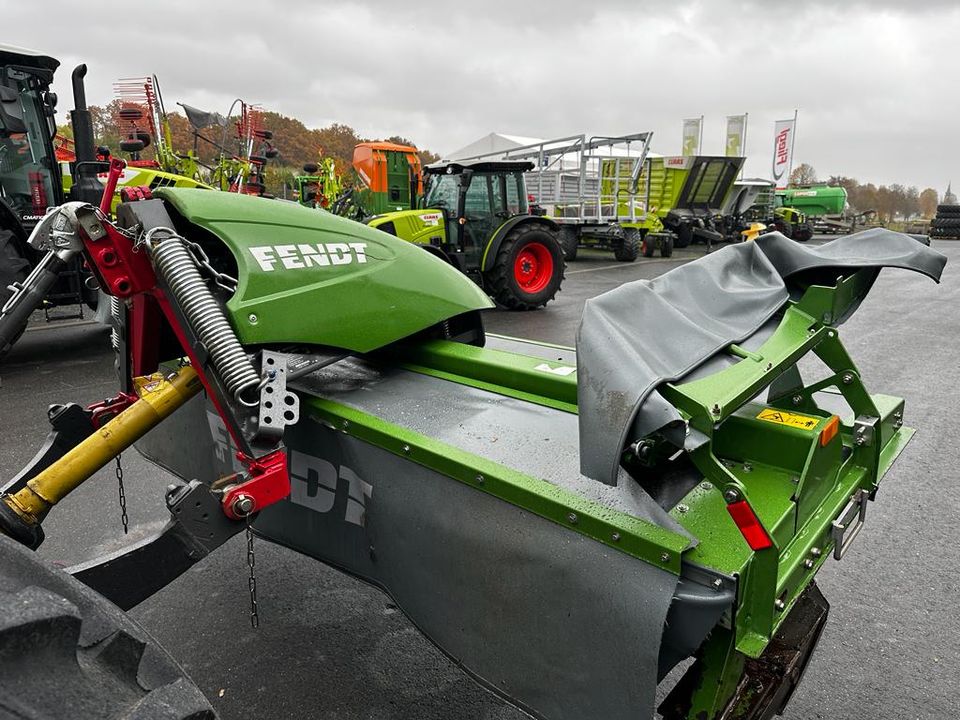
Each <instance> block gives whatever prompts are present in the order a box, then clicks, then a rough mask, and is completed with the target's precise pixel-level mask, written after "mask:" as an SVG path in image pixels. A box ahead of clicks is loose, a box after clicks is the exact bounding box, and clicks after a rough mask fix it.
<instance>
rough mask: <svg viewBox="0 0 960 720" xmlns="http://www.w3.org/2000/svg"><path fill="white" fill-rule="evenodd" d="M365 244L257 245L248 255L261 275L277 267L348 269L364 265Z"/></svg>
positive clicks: (291, 268) (365, 258)
mask: <svg viewBox="0 0 960 720" xmlns="http://www.w3.org/2000/svg"><path fill="white" fill-rule="evenodd" d="M366 248H367V244H366V243H315V244H313V245H258V246H256V247H252V248H250V254H251V255H253V259H254V260H256V261H257V264H258V265H260V269H261V270H263V271H264V272H272V271H274V270H276V269H277V267H278V266H281V265H282V266H283V267H284V268H286V269H287V270H297V269H299V268H308V267H328V266H330V265H349V264H350V263H352V262H357V263H365V262H366V261H367V255H366V252H365V251H366Z"/></svg>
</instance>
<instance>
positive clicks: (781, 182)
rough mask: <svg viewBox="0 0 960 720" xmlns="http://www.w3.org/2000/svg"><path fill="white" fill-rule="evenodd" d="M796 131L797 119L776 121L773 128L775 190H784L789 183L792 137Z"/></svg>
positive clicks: (791, 166)
mask: <svg viewBox="0 0 960 720" xmlns="http://www.w3.org/2000/svg"><path fill="white" fill-rule="evenodd" d="M796 129H797V117H796V115H794V116H793V117H792V118H791V119H789V120H777V122H776V123H775V124H774V127H773V180H774V182H775V183H776V184H777V190H785V189H786V187H787V185H788V184H789V182H790V170H791V169H792V168H793V135H794V133H795V132H796Z"/></svg>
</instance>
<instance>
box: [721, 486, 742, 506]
mask: <svg viewBox="0 0 960 720" xmlns="http://www.w3.org/2000/svg"><path fill="white" fill-rule="evenodd" d="M723 499H724V500H726V501H727V503H728V504H730V503H735V502H737V500H739V499H740V493H739V492H738V491H737V489H736V488H728V489H727V490H724V491H723Z"/></svg>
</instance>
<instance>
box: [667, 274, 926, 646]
mask: <svg viewBox="0 0 960 720" xmlns="http://www.w3.org/2000/svg"><path fill="white" fill-rule="evenodd" d="M872 280H873V275H872V271H869V270H866V271H858V272H856V273H853V274H852V275H850V276H849V277H847V278H838V281H837V286H836V287H835V288H831V287H824V286H810V287H809V288H807V290H806V292H805V293H804V295H803V297H802V298H801V299H800V300H799V301H797V302H795V303H791V305H790V306H789V307H787V309H786V310H785V311H784V313H783V317H782V319H781V322H780V324H779V326H778V328H777V329H776V331H775V332H774V333H773V335H771V336H770V337H769V338H768V339H767V340H766V342H764V343H763V345H762V346H761V347H760V348H759V349H757V350H756V351H749V350H746V349H744V348H742V347H739V346H737V345H732V346H730V347H729V352H730V354H731V355H733V356H735V357H738V358H740V360H739V362H737V363H736V364H734V365H732V366H730V367H728V368H726V369H724V370H722V371H720V372H717V373H714V374H712V375H710V376H707V377H705V378H701V379H699V380H694V381H691V382H688V383H680V384H668V385H665V386H663V387H661V388H660V393H661V394H662V395H663V397H664V398H665V399H667V400H668V401H669V402H671V403H672V404H673V405H674V406H675V407H677V408H678V409H679V410H680V411H681V413H682V414H683V415H684V417H685V418H686V419H687V420H688V422H689V425H690V429H691V435H690V438H689V439H688V452H689V455H690V458H691V460H692V461H693V462H694V464H695V465H696V466H697V468H698V469H699V470H700V471H701V472H702V473H703V475H704V477H705V479H706V480H707V481H708V482H709V483H710V484H711V485H713V486H714V487H715V488H716V489H717V491H718V492H717V491H715V492H714V493H710V492H709V491H706V490H705V489H704V488H699V489H697V490H695V491H694V492H693V493H691V495H690V496H688V499H685V504H686V505H687V506H688V507H689V508H690V511H688V512H687V513H685V514H682V515H680V514H676V513H674V517H675V518H676V519H678V520H680V521H681V522H683V524H684V525H685V526H686V527H687V528H688V529H689V530H691V532H693V534H694V535H695V536H697V537H699V538H701V540H704V539H705V538H707V537H710V536H712V537H711V540H712V541H711V542H709V543H707V542H701V544H700V546H698V547H697V548H696V549H693V550H691V551H690V553H688V556H689V559H690V560H691V561H692V562H696V563H700V564H704V565H707V566H709V567H713V568H715V569H717V570H720V571H721V572H726V573H729V574H737V575H739V576H740V585H741V589H740V593H739V597H740V606H739V608H738V611H737V615H736V629H737V632H736V638H737V650H738V651H740V652H742V653H744V654H746V655H748V656H751V657H757V656H758V655H759V654H760V653H762V651H763V649H764V648H765V647H766V645H767V643H768V642H769V640H770V638H771V637H772V636H773V633H774V632H776V629H777V627H778V626H779V624H780V622H782V620H783V619H784V618H785V617H786V615H787V613H788V612H789V609H790V607H791V606H792V604H793V603H794V602H795V600H796V598H797V597H799V595H800V594H801V593H802V591H803V589H804V588H805V587H806V586H807V585H808V584H809V582H810V581H811V580H812V579H813V577H814V575H815V574H816V571H817V570H818V569H819V567H820V565H821V564H822V562H823V561H824V559H825V558H826V556H827V550H828V549H829V547H830V546H831V545H832V543H833V540H832V538H831V526H832V522H833V520H834V519H835V518H836V517H837V516H838V515H839V514H840V513H841V511H842V510H843V509H844V507H845V506H846V505H847V503H848V502H849V501H850V499H851V497H855V496H856V493H857V492H858V491H860V490H865V491H869V492H872V491H873V490H875V488H876V486H877V483H878V482H879V479H880V478H881V477H882V475H883V473H884V472H885V471H886V469H887V468H889V466H890V464H892V462H893V459H894V458H895V457H896V454H898V453H899V452H900V451H901V450H902V449H903V447H904V446H905V445H906V442H907V440H909V437H910V435H911V434H912V431H910V430H909V429H907V428H901V424H902V423H901V420H902V411H903V402H902V400H899V399H897V398H888V397H886V396H876V397H871V396H870V395H869V394H868V393H867V391H866V389H865V388H864V386H863V384H862V382H861V380H860V374H859V372H858V371H857V369H856V366H855V365H854V363H853V361H852V360H851V359H850V357H849V355H848V354H847V352H846V350H845V349H844V348H843V346H842V344H841V343H840V340H839V338H838V335H837V331H836V329H835V328H833V327H832V326H831V324H832V323H834V322H839V321H840V320H842V319H844V318H845V317H846V316H847V315H848V314H849V313H850V312H851V310H852V308H854V307H855V306H856V304H858V303H859V302H860V300H861V299H862V298H863V296H864V295H865V294H866V292H867V291H868V290H869V288H870V285H871V283H872ZM811 351H812V352H813V353H815V354H816V355H817V356H818V357H819V358H820V359H821V360H823V362H824V363H825V364H826V365H827V366H828V367H829V368H830V370H831V371H832V374H831V375H830V376H829V377H827V378H825V379H823V380H821V381H819V382H817V383H814V384H812V385H810V386H808V387H803V386H802V382H801V381H800V377H799V373H798V372H797V371H796V363H797V362H798V361H799V360H800V359H801V358H802V357H803V356H804V355H806V354H807V353H808V352H811ZM778 378H783V379H784V380H790V379H794V380H795V383H793V385H792V386H791V383H790V382H784V383H783V385H782V386H781V387H778V390H777V392H778V394H777V395H776V396H775V397H773V398H772V399H771V400H770V401H769V403H768V405H766V406H765V405H762V404H761V405H747V403H748V402H749V401H751V400H753V399H754V398H756V397H757V396H758V395H759V394H760V393H761V392H762V391H763V390H764V389H765V388H766V387H768V386H770V385H771V383H773V382H774V381H775V380H777V379H778ZM834 387H835V388H837V390H838V391H839V392H840V394H841V395H842V396H843V398H844V400H845V401H846V402H847V404H848V405H849V407H850V408H851V410H852V416H851V417H850V418H847V419H846V421H845V422H844V424H842V425H841V428H840V439H839V440H834V441H833V442H835V443H841V442H842V444H843V446H845V447H846V448H848V450H849V455H848V457H846V458H845V459H842V460H841V454H840V452H839V449H838V448H839V447H840V446H839V445H829V446H828V447H826V448H820V447H818V445H819V442H818V441H819V434H820V431H821V430H822V429H823V428H824V427H825V426H826V421H827V420H828V419H829V418H830V417H831V415H830V413H828V412H825V411H823V410H821V409H820V408H819V407H818V406H817V404H816V402H815V401H814V393H816V392H820V391H822V390H825V389H827V388H834ZM764 407H773V408H775V409H777V410H781V411H783V412H787V413H789V412H804V413H806V415H807V416H808V417H810V418H812V419H813V420H814V424H813V425H811V426H810V427H809V428H806V429H803V430H795V429H793V428H789V427H786V426H784V427H781V428H779V429H778V430H777V431H776V432H775V433H773V434H772V431H769V430H766V429H765V428H762V427H756V426H755V429H756V430H757V433H751V432H749V429H750V425H749V423H750V422H753V423H755V424H756V423H759V424H760V425H761V426H762V425H763V424H764V423H763V421H762V420H756V419H755V417H756V415H757V410H758V409H760V410H762V409H763V408H764ZM741 408H753V409H752V410H750V411H749V412H747V411H746V410H741ZM738 411H739V412H738ZM734 415H736V417H734ZM734 421H736V423H738V426H737V427H739V428H740V431H741V433H743V432H746V433H747V434H748V436H747V437H743V436H742V434H741V436H739V437H735V438H734V440H735V442H734V444H733V445H732V446H731V443H730V441H729V437H727V442H726V443H725V445H727V446H731V447H735V448H738V450H739V452H740V453H741V454H743V455H744V458H746V457H748V456H749V454H750V446H751V443H754V444H755V443H767V444H769V443H773V449H772V450H771V448H769V447H767V448H763V450H765V452H761V451H760V450H759V449H755V450H754V455H755V456H757V457H766V456H770V455H771V454H772V455H774V456H777V457H780V458H781V459H780V460H779V461H778V463H774V464H769V463H768V464H760V463H747V462H746V460H744V462H743V463H742V464H741V465H737V464H736V463H733V462H730V461H728V460H726V461H725V460H721V459H720V458H719V457H717V454H716V450H717V442H718V440H719V439H720V438H721V437H722V435H719V434H718V433H722V428H723V427H724V423H731V422H734ZM760 430H764V431H763V432H759V431H760ZM733 432H735V431H733ZM791 434H792V435H791ZM754 435H755V437H754ZM791 437H792V438H793V439H792V440H791V439H790V438H791ZM778 443H780V444H782V449H781V450H779V451H776V446H777V444H778ZM791 443H792V444H791ZM797 443H800V446H802V445H803V443H807V445H806V447H807V448H808V449H807V450H805V451H804V453H803V456H802V459H801V460H800V461H797V462H796V466H795V467H791V468H789V469H785V466H784V465H783V464H782V463H786V462H788V459H789V458H790V457H794V459H795V461H796V457H795V453H796V448H797V447H798V445H797ZM790 448H794V451H793V453H794V454H793V455H791V454H790ZM773 451H776V452H773ZM778 453H779V455H778ZM791 478H792V483H793V485H791V484H790V482H791ZM707 487H709V486H707ZM783 488H788V491H787V492H784V490H783ZM739 500H746V501H747V502H748V503H749V504H750V506H751V507H752V508H753V509H754V512H755V513H756V514H757V517H758V518H759V519H760V520H761V523H762V524H763V525H764V527H765V529H766V530H767V533H768V535H769V536H770V538H771V540H772V542H773V545H772V547H770V548H767V549H763V550H759V551H755V552H752V553H751V552H750V551H749V549H748V548H746V547H745V543H744V542H743V541H742V540H739V544H737V542H738V541H737V540H736V539H734V538H735V535H736V531H735V530H734V532H733V533H732V534H730V538H731V542H732V543H733V545H730V543H725V542H717V533H718V524H719V525H721V526H722V524H723V523H724V521H726V526H727V527H726V529H727V530H730V529H733V523H732V522H730V520H729V518H728V517H725V515H726V513H725V512H724V511H725V504H729V503H732V502H736V501H739Z"/></svg>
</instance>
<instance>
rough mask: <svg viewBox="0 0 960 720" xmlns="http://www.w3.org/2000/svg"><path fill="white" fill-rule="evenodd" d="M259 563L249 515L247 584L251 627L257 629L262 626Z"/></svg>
mask: <svg viewBox="0 0 960 720" xmlns="http://www.w3.org/2000/svg"><path fill="white" fill-rule="evenodd" d="M256 565H257V558H256V556H255V555H254V554H253V529H252V528H251V527H250V516H249V515H248V516H247V567H249V568H250V579H249V580H248V581H247V585H248V587H249V589H250V627H252V628H254V629H256V628H258V627H260V615H259V613H258V612H257V576H256V574H255V573H254V569H255V568H256Z"/></svg>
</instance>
